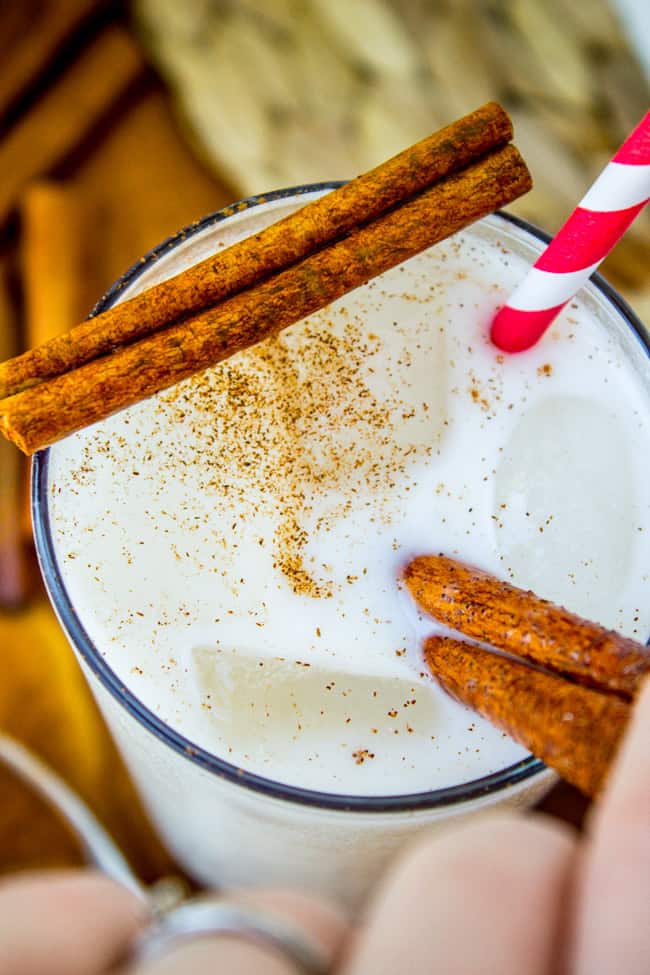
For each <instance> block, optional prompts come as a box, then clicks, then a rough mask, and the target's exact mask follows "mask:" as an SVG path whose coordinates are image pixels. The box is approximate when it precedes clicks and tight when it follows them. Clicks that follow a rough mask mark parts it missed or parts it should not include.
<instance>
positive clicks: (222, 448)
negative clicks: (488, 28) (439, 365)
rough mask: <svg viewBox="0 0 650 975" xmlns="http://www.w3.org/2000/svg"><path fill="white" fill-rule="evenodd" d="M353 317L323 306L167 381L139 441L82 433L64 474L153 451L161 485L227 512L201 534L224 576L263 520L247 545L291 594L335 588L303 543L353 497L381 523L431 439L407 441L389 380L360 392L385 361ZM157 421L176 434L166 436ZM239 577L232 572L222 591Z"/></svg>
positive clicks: (319, 595) (80, 474)
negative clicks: (99, 459)
mask: <svg viewBox="0 0 650 975" xmlns="http://www.w3.org/2000/svg"><path fill="white" fill-rule="evenodd" d="M372 292H373V289H371V291H370V296H369V298H368V307H367V314H368V316H372V308H373V304H374V301H375V300H376V302H377V305H378V306H379V305H380V304H381V302H382V301H383V300H384V296H383V293H382V291H381V289H380V288H376V289H374V297H373V294H372ZM365 310H366V309H364V311H365ZM366 318H367V316H366V315H363V316H358V315H357V316H351V315H350V313H349V312H348V310H347V309H346V308H345V306H342V305H340V306H334V308H330V309H328V310H327V311H326V312H322V313H319V314H318V315H315V316H312V318H310V319H309V320H308V321H305V322H303V323H301V324H300V325H299V326H295V327H294V328H293V329H289V330H288V331H286V332H285V333H283V334H282V335H280V336H279V337H277V338H273V339H269V340H267V341H265V342H262V343H260V344H259V345H258V346H256V347H254V348H252V349H249V350H246V351H245V352H242V353H240V354H238V355H236V356H234V357H232V358H231V359H229V360H227V361H226V362H224V363H222V364H220V365H219V366H216V367H214V368H213V369H211V370H208V371H206V372H204V373H200V374H198V375H197V376H195V377H193V378H192V379H190V380H187V381H186V382H184V383H182V384H179V385H177V386H175V387H172V388H171V389H170V390H168V391H166V392H165V393H162V394H160V395H159V397H158V400H157V401H156V404H155V415H156V418H157V419H156V427H155V429H154V431H153V434H152V435H151V436H150V435H149V434H148V435H147V438H146V440H147V442H146V446H145V447H142V448H140V447H138V445H137V443H133V442H129V443H127V442H126V440H124V439H121V440H119V441H116V440H111V441H110V442H108V441H105V439H104V441H102V437H101V435H98V436H96V437H91V438H90V439H89V441H88V444H87V446H86V447H85V450H84V458H83V460H82V463H81V464H80V465H79V467H78V469H77V471H75V472H74V474H73V475H72V476H73V479H74V480H76V481H78V483H85V482H87V481H88V478H92V468H93V461H92V457H93V453H95V452H100V453H106V454H107V455H108V456H109V457H110V458H111V459H112V461H113V463H114V464H115V465H116V468H119V469H121V470H129V471H131V470H138V469H139V463H140V460H141V459H142V457H141V456H140V457H139V456H138V450H139V449H140V450H142V449H143V450H144V451H145V457H149V458H150V457H151V455H152V454H153V456H154V457H155V458H156V465H157V475H158V477H159V483H160V489H161V490H164V489H165V487H164V485H165V481H166V480H172V479H173V480H174V481H176V482H178V481H181V482H184V483H186V484H187V485H188V486H189V487H191V491H192V494H194V493H197V492H200V493H202V494H205V495H207V496H208V497H209V498H210V499H213V500H212V504H213V507H214V509H215V510H217V509H219V510H221V511H222V514H223V513H224V512H230V515H231V517H229V518H228V520H227V521H225V520H224V519H223V518H220V519H219V523H220V524H227V525H229V531H227V533H223V534H222V535H221V537H219V538H218V539H217V538H216V537H215V540H214V542H213V543H212V547H213V549H214V550H215V552H216V554H217V559H218V565H219V567H220V571H221V574H222V575H223V577H224V578H228V577H232V576H234V573H233V572H232V566H230V567H228V566H227V564H226V563H227V562H228V561H229V556H230V557H232V558H236V554H237V551H238V548H239V546H240V545H241V543H242V539H243V538H244V537H245V536H246V533H247V532H248V531H252V530H253V524H254V523H255V520H256V516H262V517H265V518H268V519H269V522H270V523H274V524H275V529H274V531H273V534H270V535H269V536H268V537H263V536H261V537H260V531H259V522H258V527H257V528H256V529H255V531H256V534H255V543H256V544H257V545H259V546H260V547H261V548H264V549H268V550H269V551H270V552H271V555H272V560H273V565H274V568H276V569H279V570H280V572H281V573H282V574H283V576H284V578H285V579H286V580H287V582H288V584H289V585H290V586H291V589H292V590H293V592H295V593H296V594H298V595H302V596H307V597H310V598H313V599H325V598H328V597H331V596H332V595H333V593H334V588H335V585H345V586H349V585H354V583H355V582H356V581H357V577H356V576H346V577H345V578H344V579H341V580H336V581H335V580H334V579H333V577H332V572H331V569H330V568H329V567H328V566H327V565H323V564H322V562H321V561H318V560H316V559H315V558H314V557H313V556H312V555H311V553H310V540H311V539H313V538H315V537H318V538H321V539H322V538H323V537H325V538H326V537H327V534H328V532H330V531H332V530H333V528H334V526H335V525H336V524H337V523H339V522H340V520H341V519H344V518H345V516H346V514H347V513H348V512H349V510H350V509H351V507H352V505H353V502H354V497H355V495H362V496H363V497H364V498H368V499H369V503H370V504H372V506H373V512H374V513H375V516H376V518H377V519H378V520H385V521H388V519H389V516H388V514H387V508H386V505H385V503H384V499H385V498H388V497H390V496H391V494H392V493H393V492H394V484H395V480H396V477H397V475H398V474H400V475H403V472H404V471H405V470H406V469H407V467H411V466H412V465H415V464H416V463H417V462H418V461H421V460H422V457H423V454H424V452H425V451H426V452H428V451H430V450H431V449H432V447H431V445H432V444H435V434H432V435H431V437H430V440H429V442H428V443H427V444H426V446H423V445H422V444H421V431H420V432H419V433H418V432H414V434H413V435H412V437H409V434H408V429H409V424H410V423H414V424H417V423H418V422H421V420H422V416H423V415H424V414H425V413H426V411H414V410H413V409H412V408H411V403H410V402H406V401H405V400H404V398H403V397H404V391H403V390H400V388H399V384H398V381H397V379H396V380H395V382H394V383H392V388H388V389H386V388H385V387H384V386H383V385H382V389H381V393H375V392H374V391H373V389H372V377H373V369H374V365H373V363H374V361H375V358H377V359H378V360H382V362H383V367H382V368H383V369H384V370H385V369H386V360H385V355H384V352H383V349H382V341H381V339H380V338H379V337H378V336H377V335H376V334H374V333H372V332H371V334H370V335H369V334H368V326H367V321H366ZM396 327H399V325H398V323H396ZM399 368H400V367H399V365H397V366H396V369H399ZM384 376H385V373H384ZM388 378H389V383H390V376H389V377H388ZM405 406H408V410H407V412H408V413H409V415H410V417H411V418H410V420H408V421H404V419H403V414H404V412H405ZM133 422H134V423H137V415H134V419H133ZM427 422H433V423H435V420H433V421H431V420H429V419H427ZM170 429H172V430H175V431H177V432H176V434H175V436H174V437H173V438H170V437H169V430H170ZM134 440H135V441H137V437H135V438H134ZM208 508H209V504H208ZM166 517H167V518H169V519H170V520H172V519H173V521H174V522H175V523H177V524H178V523H179V522H182V524H183V528H184V530H187V531H189V532H194V531H199V530H203V531H206V530H207V525H201V524H200V523H198V522H197V521H196V518H195V511H194V510H193V509H191V510H188V511H187V512H183V511H182V510H180V511H174V512H173V513H172V512H168V513H167V515H166ZM163 530H164V526H163ZM211 530H212V531H216V530H217V529H215V528H211ZM179 557H180V558H183V557H184V554H183V553H182V552H179ZM196 567H197V569H202V568H205V567H204V566H199V565H197V566H196ZM247 584H248V582H247V580H246V579H240V580H239V581H238V582H235V583H233V591H234V588H239V589H240V590H241V589H244V588H245V587H246V585H247Z"/></svg>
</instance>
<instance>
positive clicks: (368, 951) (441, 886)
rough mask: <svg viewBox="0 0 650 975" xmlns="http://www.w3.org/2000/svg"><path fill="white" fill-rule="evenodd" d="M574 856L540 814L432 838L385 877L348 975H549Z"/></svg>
mask: <svg viewBox="0 0 650 975" xmlns="http://www.w3.org/2000/svg"><path fill="white" fill-rule="evenodd" d="M574 850H575V840H574V838H573V836H572V835H571V834H570V832H569V831H568V829H565V828H561V827H560V826H559V825H557V824H554V823H553V821H551V820H546V819H544V818H543V817H541V816H540V817H537V818H534V819H533V818H530V819H524V818H516V817H514V816H508V817H506V816H499V817H498V818H497V817H489V818H486V819H484V820H482V821H481V822H479V823H475V824H468V825H466V826H464V827H462V828H460V829H458V830H455V831H454V832H453V833H450V834H446V835H444V836H441V837H438V838H435V839H429V840H427V841H426V842H425V843H424V844H422V845H420V846H418V847H416V848H415V849H414V850H413V852H411V853H410V854H409V855H408V856H407V858H406V859H405V860H403V861H402V862H401V864H399V865H398V867H397V869H396V870H395V871H394V872H393V874H392V876H389V878H388V879H387V881H386V883H385V885H384V889H383V890H382V891H381V892H380V894H379V896H378V898H377V899H376V901H375V903H374V906H373V907H372V908H371V912H370V915H369V920H368V924H367V927H366V930H365V932H364V933H363V934H362V935H361V936H360V938H359V941H358V943H357V945H356V947H355V949H354V951H353V953H352V956H351V957H350V958H349V960H348V962H347V964H346V965H345V966H344V967H343V972H344V975H394V973H395V972H408V973H409V975H425V973H426V975H429V973H430V972H444V973H445V975H467V972H480V973H481V975H521V973H522V972H526V975H551V973H553V972H555V971H556V967H555V961H556V953H557V952H558V949H559V947H560V941H561V935H562V901H563V897H564V892H565V889H566V887H567V884H568V877H569V874H570V869H571V864H572V861H573V857H574Z"/></svg>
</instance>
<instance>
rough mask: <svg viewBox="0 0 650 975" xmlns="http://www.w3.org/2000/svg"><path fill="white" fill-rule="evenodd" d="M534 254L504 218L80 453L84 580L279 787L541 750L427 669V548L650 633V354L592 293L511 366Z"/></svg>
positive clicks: (129, 660) (186, 711) (85, 444)
mask: <svg viewBox="0 0 650 975" xmlns="http://www.w3.org/2000/svg"><path fill="white" fill-rule="evenodd" d="M273 217H274V213H273V212H272V211H271V212H268V211H267V213H266V214H263V215H262V214H260V215H256V214H254V215H253V221H254V222H256V221H258V220H260V222H261V219H264V220H265V221H269V220H271V219H273ZM250 221H251V217H250V215H245V218H242V221H241V222H240V223H239V224H237V222H236V221H235V222H234V226H233V227H232V228H230V231H229V232H228V230H227V231H226V235H225V236H224V238H223V243H224V244H227V243H231V242H232V241H233V240H234V239H236V238H237V235H239V236H243V235H244V234H245V233H250V232H251V231H252V230H253V229H254V228H253V226H251V222H250ZM489 224H490V222H489V221H488V222H487V224H486V226H489ZM212 246H214V244H213V245H212ZM184 256H185V255H184ZM199 256H202V255H197V254H192V253H191V251H190V253H189V254H187V256H186V258H185V259H186V260H187V262H190V261H193V260H196V259H198V257H199ZM172 257H173V255H172ZM179 269H180V265H179V264H175V263H174V261H173V260H171V261H170V260H168V261H167V262H166V263H164V264H163V266H162V267H161V268H157V269H156V270H157V273H159V274H161V275H162V274H164V275H169V274H172V273H174V272H175V271H177V270H179ZM524 269H525V265H524V262H523V260H522V259H521V258H519V257H518V256H517V255H516V254H514V253H512V252H511V251H509V250H508V249H507V247H505V246H502V245H500V244H498V245H497V244H495V243H493V242H491V241H490V240H489V238H488V237H487V236H486V232H485V230H484V229H483V228H482V227H481V226H476V227H474V228H472V229H471V230H470V231H467V232H464V233H462V234H460V235H457V236H456V237H454V238H452V239H451V240H449V241H447V242H445V243H443V244H440V245H438V246H437V247H436V248H434V249H432V250H431V251H429V252H427V253H425V254H422V255H420V256H419V257H418V258H416V259H414V260H412V261H410V262H408V264H406V265H403V266H402V267H400V268H397V269H395V270H394V271H392V272H389V273H388V274H386V275H384V276H382V277H381V278H379V279H376V280H375V281H374V282H372V283H371V284H370V285H368V286H366V287H365V288H362V289H358V290H357V291H355V292H353V293H352V294H350V295H348V296H346V297H345V298H344V299H342V300H341V301H339V302H337V303H336V304H334V305H332V306H330V307H329V308H328V309H325V310H324V311H323V312H321V313H319V314H317V315H314V316H311V317H310V318H309V319H307V320H305V321H304V322H302V323H300V324H298V325H296V326H294V327H292V328H291V329H288V330H287V331H285V332H284V333H282V335H281V336H280V337H279V338H278V339H277V340H274V341H272V342H269V343H264V344H262V345H260V346H258V347H257V348H255V349H252V350H248V351H247V352H245V353H242V354H240V355H238V356H235V357H234V358H233V359H231V360H229V361H227V362H225V363H223V364H221V365H220V366H218V367H216V368H215V369H213V370H209V371H208V372H206V373H204V374H202V375H200V376H197V377H195V378H194V379H193V380H188V381H187V382H185V383H182V384H180V385H179V386H177V387H175V388H173V389H172V390H169V391H167V392H165V393H162V394H159V395H158V396H156V397H154V398H152V399H151V400H149V401H147V402H145V403H141V404H139V405H138V406H136V407H133V408H131V409H129V410H126V411H123V412H122V413H120V414H118V415H117V416H115V417H113V418H111V419H110V420H108V421H105V422H103V423H101V424H98V425H96V426H95V427H93V428H91V429H89V430H87V431H84V432H83V433H81V434H79V435H76V436H74V437H71V438H68V439H67V440H66V441H64V442H62V443H60V444H58V445H56V447H54V448H53V449H52V451H51V455H50V458H51V459H50V475H49V476H50V491H51V519H52V523H53V532H54V538H55V545H56V550H57V557H58V560H59V564H60V567H61V570H62V573H63V576H64V578H65V583H66V586H67V588H68V591H69V593H70V596H71V598H72V601H73V603H74V604H75V607H76V609H77V612H78V614H79V616H80V618H81V621H82V623H83V625H84V626H85V628H86V629H87V631H88V633H89V635H90V637H91V638H92V639H93V641H94V642H95V644H96V645H97V646H98V648H99V649H100V651H101V652H102V653H103V654H104V655H105V656H106V657H107V659H108V661H109V663H110V665H111V667H112V668H113V669H114V670H115V671H116V673H117V674H118V675H119V677H120V679H121V680H122V681H123V682H125V683H126V684H127V685H128V686H129V687H130V688H131V690H132V691H133V692H134V693H135V694H136V695H137V696H138V697H139V698H140V699H141V700H142V701H143V703H144V704H145V705H146V706H147V707H149V708H150V709H151V710H152V711H154V712H155V713H156V714H158V715H159V716H160V717H161V718H162V719H163V720H164V721H166V722H168V723H169V724H171V725H173V726H174V727H175V728H177V729H178V730H179V731H181V732H182V733H183V734H184V735H186V736H187V737H188V738H190V739H191V740H192V741H194V742H196V743H197V744H199V745H202V746H203V747H205V748H207V749H209V750H211V751H213V752H214V753H215V754H217V755H219V756H220V757H222V758H224V759H226V760H228V761H230V762H232V763H233V764H234V765H237V766H240V767H243V768H246V769H248V770H251V771H254V772H258V773H260V774H262V775H265V776H267V777H269V778H273V779H276V780H278V781H282V782H286V783H293V784H298V785H301V786H304V787H307V788H313V789H319V790H323V791H329V792H344V793H351V794H359V795H362V794H366V795H382V794H405V793H412V792H419V791H426V790H430V789H434V788H438V787H442V786H447V785H454V784H457V783H459V782H464V781H468V780H470V779H474V778H477V777H479V776H481V775H484V774H487V773H488V772H491V771H495V770H497V769H500V768H503V767H505V766H507V765H510V764H512V763H513V762H515V761H517V760H518V759H519V758H521V757H523V756H524V754H525V753H524V752H523V750H522V749H520V748H519V746H517V745H515V744H514V743H513V742H512V741H510V739H508V738H507V737H505V736H504V735H502V734H501V733H500V732H498V731H496V730H495V729H493V728H492V727H491V726H489V725H488V724H487V723H485V722H483V721H482V720H480V719H479V718H477V717H476V716H475V715H473V714H472V713H470V712H468V711H466V710H465V709H463V708H461V707H459V706H458V705H456V704H455V703H454V702H452V701H451V700H450V699H449V698H447V697H446V696H445V695H444V694H442V693H441V692H440V691H439V690H438V688H437V687H436V686H435V683H434V682H433V681H432V680H431V679H430V677H429V676H428V675H427V674H425V673H424V668H423V664H422V660H421V656H420V651H419V645H420V641H421V639H422V636H424V635H426V634H428V633H430V632H433V631H434V630H435V624H433V623H432V621H430V620H422V619H421V618H419V617H418V614H417V612H416V610H415V609H414V607H413V606H412V604H411V602H410V601H409V599H408V597H407V596H406V595H405V594H404V593H403V592H401V591H400V589H399V586H398V584H397V582H396V580H397V579H398V577H399V572H400V568H401V566H402V565H403V564H404V563H405V562H406V561H407V560H408V559H409V558H410V557H411V556H412V555H414V554H420V553H425V552H445V553H446V554H448V555H450V556H453V557H455V558H459V559H463V560H466V561H468V562H471V563H475V564H477V565H480V566H481V567H482V568H485V569H488V570H491V571H493V572H495V573H496V574H498V575H500V576H503V577H505V578H507V579H508V580H509V581H511V582H513V583H514V584H515V585H519V586H524V587H530V588H533V589H535V590H536V591H537V592H538V593H539V594H540V595H542V596H545V597H547V598H551V599H554V600H556V601H559V602H562V603H563V604H565V605H566V606H567V607H568V608H570V609H572V610H573V611H575V612H578V613H581V614H583V615H585V616H587V617H590V618H592V619H595V620H597V621H598V622H601V623H603V624H605V625H608V626H613V627H616V628H617V629H620V630H621V631H622V632H625V633H627V634H629V635H631V636H636V637H637V638H645V636H646V635H647V632H648V630H649V629H650V604H649V603H648V600H647V595H646V594H647V588H648V575H649V573H650V510H649V509H650V506H649V502H648V496H647V490H645V489H644V468H645V465H646V461H645V458H646V457H647V456H648V454H649V451H650V395H649V393H648V389H647V387H646V386H644V385H643V383H642V381H641V379H640V375H639V373H638V372H637V369H638V368H640V363H641V360H642V357H643V355H644V353H643V351H642V350H641V348H640V346H639V347H638V349H637V347H636V345H635V341H636V340H635V339H634V338H633V337H626V336H625V335H624V334H623V332H620V333H618V332H615V331H612V330H608V329H607V328H606V326H605V325H604V324H603V323H602V322H601V321H600V319H599V314H598V308H597V307H596V303H595V302H593V301H591V300H590V301H591V303H590V301H587V302H586V303H585V302H583V301H576V302H574V303H573V304H572V305H571V306H570V307H569V308H568V309H567V310H566V311H565V312H564V314H563V316H562V318H561V319H560V320H559V322H558V323H557V325H556V327H555V329H554V331H553V332H552V334H550V335H549V336H547V338H546V339H545V340H544V341H543V342H542V343H541V344H540V345H539V346H538V347H537V348H535V349H533V350H531V351H530V352H528V353H526V354H525V355H522V356H516V357H508V358H506V357H503V356H500V355H499V354H498V352H497V350H495V349H494V348H493V347H492V346H491V345H490V344H489V343H488V342H487V339H486V334H487V328H488V324H489V322H490V320H491V318H492V316H493V314H494V310H495V307H496V306H497V304H499V303H500V302H502V301H503V300H504V297H505V296H506V295H507V294H508V293H509V292H510V290H511V289H512V288H513V286H514V284H515V283H516V281H517V280H518V279H519V278H520V277H521V276H522V273H523V272H524ZM149 283H152V279H151V278H148V279H147V280H146V284H149ZM637 356H638V360H639V364H638V365H637V366H636V368H635V366H634V365H633V360H634V359H635V357H637ZM646 372H647V369H646Z"/></svg>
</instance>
